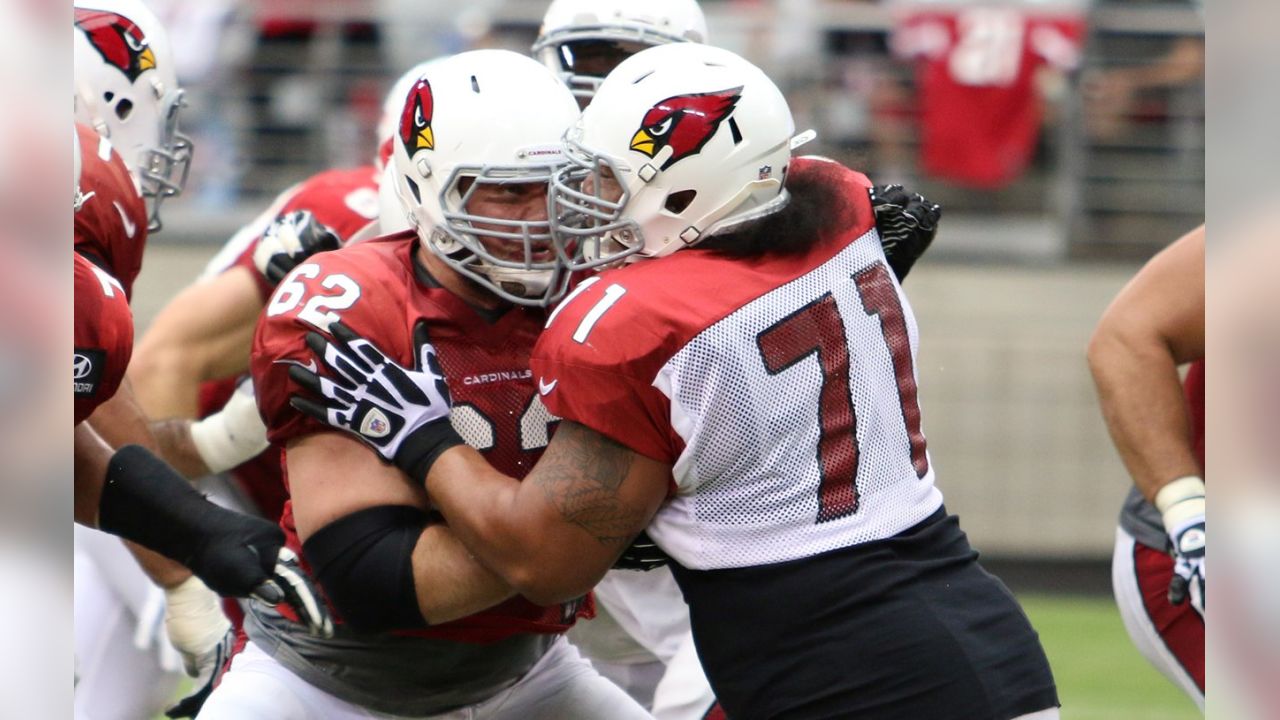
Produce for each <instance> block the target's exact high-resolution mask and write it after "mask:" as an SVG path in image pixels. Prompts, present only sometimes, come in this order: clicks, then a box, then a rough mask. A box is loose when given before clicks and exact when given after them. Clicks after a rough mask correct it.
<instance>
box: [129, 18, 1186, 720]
mask: <svg viewBox="0 0 1280 720" xmlns="http://www.w3.org/2000/svg"><path fill="white" fill-rule="evenodd" d="M638 1H640V0H638ZM149 4H150V5H151V6H152V7H153V8H154V9H155V10H156V11H157V13H158V14H159V15H160V16H161V17H162V19H164V21H165V22H166V25H167V27H168V28H169V32H170V36H171V38H172V41H173V45H174V48H175V54H176V55H177V59H178V61H179V63H180V70H179V71H180V75H181V78H182V81H183V84H184V86H185V87H186V88H187V91H188V97H189V99H190V108H188V109H187V111H185V113H184V115H183V118H182V124H183V128H184V130H185V131H187V132H188V133H190V134H191V135H192V136H193V137H194V139H195V144H196V154H195V161H194V164H193V169H192V172H191V179H190V182H189V183H188V185H187V191H186V193H185V195H184V196H183V197H182V198H181V199H179V200H178V201H175V202H171V203H169V204H166V206H165V219H166V223H165V229H164V231H163V232H162V233H160V234H158V235H157V236H155V237H154V238H153V240H152V241H151V243H152V244H151V247H150V249H149V251H148V254H147V261H146V265H145V268H144V272H143V274H142V278H141V280H140V281H139V284H138V289H137V291H136V293H135V295H136V297H135V302H134V307H135V312H136V313H137V316H138V322H139V327H140V328H142V327H145V326H146V324H147V323H148V322H149V321H150V319H151V317H152V316H153V315H154V314H155V312H156V311H157V310H158V309H159V308H160V307H161V306H162V305H163V303H164V302H166V301H167V300H168V298H170V297H172V296H173V294H174V293H176V292H177V290H178V289H180V288H181V287H182V286H184V285H186V284H188V283H189V282H191V281H192V280H193V279H194V278H195V277H196V275H197V274H198V273H199V272H200V270H201V269H202V267H203V265H204V263H205V262H207V261H208V260H209V258H210V257H212V255H213V254H214V252H215V251H216V249H217V248H218V247H219V246H220V245H221V243H223V242H224V241H225V240H226V239H227V238H229V237H230V236H231V235H232V233H234V231H235V230H236V229H238V228H239V227H240V225H241V224H243V223H245V222H247V221H248V220H249V219H250V218H251V217H253V216H254V215H256V214H257V213H259V212H261V211H262V209H263V208H265V207H266V205H267V204H268V203H269V201H270V200H271V198H272V197H273V196H274V195H275V194H276V193H278V192H279V191H281V190H283V189H284V188H285V187H287V186H289V185H291V184H293V183H295V182H297V181H299V180H302V179H304V178H305V177H307V176H309V175H311V174H313V173H314V172H317V171H319V170H322V169H326V168H332V167H345V166H354V165H362V164H367V163H368V162H370V161H371V159H372V157H373V155H374V147H375V141H374V127H375V125H376V124H377V121H378V117H379V113H380V111H381V105H382V99H383V95H384V93H385V92H386V90H387V89H388V87H389V85H390V83H391V82H392V81H393V80H394V78H395V77H396V76H398V75H399V74H400V73H401V72H403V71H404V70H406V69H408V68H409V67H411V66H412V65H414V64H416V63H418V62H420V61H422V60H425V59H429V58H431V57H434V56H437V55H440V54H445V53H449V52H456V51H459V50H463V49H468V48H471V47H477V46H496V47H507V48H510V49H513V50H518V51H527V49H528V47H529V45H530V44H531V43H532V40H533V38H534V36H535V35H536V33H537V28H538V24H539V20H540V18H541V15H542V13H543V11H544V10H545V8H546V5H547V2H546V0H429V1H423V0H366V1H363V2H362V1H359V0H310V1H303V0H259V1H257V2H253V1H250V0H242V1H240V2H236V1H233V0H150V1H149ZM702 4H703V6H704V8H705V10H706V13H707V15H708V21H709V25H710V32H711V41H712V42H713V43H714V44H717V45H720V46H723V47H727V48H729V49H732V50H735V51H737V52H740V53H742V54H744V55H746V56H747V57H748V58H750V59H752V60H753V61H754V62H756V63H757V64H759V65H761V67H763V68H764V69H765V70H766V71H767V72H769V73H770V74H771V75H772V76H773V77H774V78H775V79H776V80H777V81H779V84H780V85H782V87H783V89H784V90H785V91H786V92H787V93H788V97H789V98H790V100H791V103H792V107H793V110H794V111H795V113H796V115H797V123H798V125H799V127H801V128H805V127H813V128H815V129H817V130H818V141H817V142H816V143H814V144H812V145H810V146H809V148H807V150H809V151H811V152H816V153H819V154H824V155H829V156H831V157H834V158H837V159H839V160H841V161H843V162H845V163H846V164H849V165H851V166H853V167H855V168H858V169H861V170H863V171H865V172H866V173H867V174H868V175H869V176H870V177H871V178H872V179H873V180H874V181H876V182H887V181H896V182H902V183H904V184H906V185H908V187H910V188H914V189H919V190H920V191H922V192H924V193H925V194H926V195H927V196H928V197H929V198H930V199H932V200H935V201H937V202H940V203H942V205H943V206H944V208H945V210H946V217H945V220H944V222H943V225H942V231H941V233H940V235H939V237H938V240H937V241H936V243H935V245H934V247H933V249H932V250H931V251H930V253H929V255H927V256H926V257H925V259H924V260H923V261H922V262H921V263H920V265H918V266H917V267H918V269H917V270H915V271H914V272H913V275H912V277H911V278H910V279H909V280H908V282H907V283H906V289H907V292H908V295H909V296H910V297H911V299H912V302H913V305H914V307H915V310H916V314H917V317H918V319H919V322H920V327H921V337H922V344H921V353H920V364H919V372H920V375H921V384H922V390H921V394H922V405H923V407H924V408H925V418H926V420H925V432H926V434H927V435H928V438H929V441H930V442H929V445H930V451H931V454H932V457H933V459H934V462H935V463H936V467H937V468H938V481H939V484H940V487H941V488H942V490H943V492H944V494H945V495H946V497H947V504H948V506H949V508H950V509H951V510H953V511H955V512H958V513H959V514H960V515H961V517H962V518H963V519H964V523H965V526H966V528H967V530H968V532H969V534H970V536H971V537H972V538H973V541H974V543H975V545H976V546H977V547H978V548H979V549H980V550H981V551H982V552H983V554H984V557H985V558H986V561H987V562H988V565H989V567H991V568H992V569H993V570H995V571H996V572H997V574H1000V575H1002V576H1003V577H1004V578H1005V579H1006V581H1007V582H1009V583H1010V585H1011V586H1013V587H1014V589H1015V590H1016V591H1018V592H1019V594H1020V595H1022V596H1023V597H1024V598H1025V599H1026V600H1027V602H1028V610H1029V612H1030V613H1031V614H1032V616H1033V620H1034V621H1035V622H1036V623H1037V626H1038V628H1039V629H1040V630H1041V633H1042V635H1043V636H1044V638H1045V642H1046V646H1047V648H1048V650H1049V653H1050V656H1051V659H1052V660H1053V663H1054V666H1055V670H1056V672H1057V673H1058V676H1059V681H1060V684H1061V689H1062V696H1063V701H1064V705H1065V707H1064V712H1063V717H1064V718H1068V719H1069V720H1071V719H1075V720H1085V719H1088V718H1116V719H1121V718H1123V719H1125V720H1137V719H1140V718H1153V719H1155V718H1160V719H1165V718H1181V717H1196V716H1197V713H1196V712H1195V708H1194V706H1193V705H1192V704H1191V703H1190V701H1189V700H1187V699H1186V698H1185V697H1183V696H1181V695H1180V694H1179V693H1178V692H1177V691H1176V690H1175V689H1174V688H1173V687H1172V686H1171V685H1168V684H1167V683H1166V682H1165V681H1164V680H1163V679H1162V678H1160V677H1159V676H1157V675H1156V674H1155V672H1154V671H1153V670H1151V669H1150V668H1149V667H1148V666H1147V665H1146V664H1145V662H1143V661H1142V659H1141V658H1140V657H1139V656H1138V654H1137V652H1136V650H1134V649H1133V648H1132V646H1130V644H1129V642H1128V639H1127V637H1126V636H1125V634H1124V631H1123V628H1122V627H1121V625H1120V621H1119V617H1118V615H1117V614H1116V612H1115V610H1114V604H1113V603H1112V601H1111V599H1110V595H1109V592H1110V591H1109V568H1108V566H1109V561H1110V554H1111V548H1112V543H1113V540H1114V527H1115V518H1116V514H1117V512H1118V509H1119V505H1120V499H1121V498H1122V496H1123V494H1124V492H1125V490H1126V488H1127V486H1128V478H1127V475H1126V474H1125V472H1124V470H1123V468H1122V467H1121V466H1120V463H1119V460H1118V458H1117V457H1116V454H1115V451H1114V450H1113V448H1112V446H1111V443H1110V440H1109V439H1108V437H1107V434H1106V430H1105V427H1104V426H1103V424H1102V421H1101V416H1100V414H1099V411H1098V408H1097V406H1096V402H1095V399H1094V393H1093V387H1092V384H1091V382H1090V379H1089V376H1088V370H1087V368H1086V366H1085V363H1084V348H1085V344H1086V342H1087V340H1088V337H1089V334H1090V332H1091V330H1092V328H1093V325H1094V323H1095V322H1096V321H1097V319H1098V317H1099V315H1100V314H1101V312H1102V310H1103V308H1104V307H1105V306H1106V304H1107V303H1108V302H1109V301H1110V299H1111V298H1112V296H1114V294H1115V293H1116V291H1117V290H1118V289H1119V288H1120V286H1121V285H1122V284H1123V283H1124V282H1125V280H1127V278H1128V277H1129V276H1131V275H1132V274H1133V273H1134V272H1135V271H1136V270H1137V268H1138V267H1139V265H1140V264H1141V263H1142V261H1144V260H1145V259H1146V258H1148V257H1149V256H1150V255H1151V254H1153V253H1154V252H1155V251H1156V250H1158V249H1159V248H1160V247H1162V246H1163V245H1165V244H1167V243H1168V242H1170V241H1172V240H1173V239H1174V238H1176V237H1178V236H1179V235H1181V234H1182V233H1183V232H1185V231H1187V230H1189V229H1190V228H1192V227H1194V226H1196V225H1198V224H1199V223H1201V222H1202V221H1203V217H1204V166H1205V159H1204V112H1205V103H1204V84H1203V69H1204V53H1203V38H1204V30H1203V20H1202V16H1201V14H1200V13H1199V12H1198V11H1197V8H1196V7H1195V6H1194V5H1192V4H1191V3H1190V2H1177V1H1163V0H1162V1H1158V2H1156V1H1147V0H1112V1H1107V0H1098V1H1097V2H1091V3H1085V2H1031V1H1029V0H1028V1H1025V2H1019V3H1014V2H1003V3H991V2H985V3H981V4H979V3H977V2H965V1H962V0H952V1H949V2H931V3H915V2H871V1H864V2H857V1H853V0H844V1H838V0H703V3H702ZM975 7H984V8H996V11H995V13H994V14H992V13H988V14H987V15H986V16H985V18H986V19H985V20H984V22H986V23H987V24H986V25H983V24H982V23H977V24H974V25H972V26H971V27H972V28H976V29H975V30H974V31H973V32H974V33H975V34H974V38H973V41H974V43H975V44H974V46H973V47H974V48H975V49H976V50H977V51H979V52H981V53H984V54H983V55H982V56H981V58H980V60H981V61H982V62H994V63H996V64H997V65H999V63H1002V62H1016V63H1036V64H1037V67H1036V69H1035V71H1034V74H1033V82H1032V84H1031V89H1030V91H1029V94H1028V95H1027V97H1025V98H1022V102H1023V103H1025V104H1029V106H1030V107H1033V108H1034V107H1036V106H1039V107H1040V108H1042V109H1043V120H1042V122H1041V127H1040V130H1039V133H1038V138H1037V139H1036V140H1035V141H1034V143H1033V144H1032V145H1031V146H1030V147H1029V148H1028V157H1027V163H1026V167H1025V168H1024V169H1022V170H1020V171H1017V172H1016V173H1014V174H1013V175H1012V176H1011V177H1008V178H1005V179H1003V180H1001V181H998V182H990V181H987V182H981V183H975V182H974V181H973V179H972V178H969V179H966V178H964V177H945V176H943V175H944V174H945V173H940V172H937V171H936V170H932V169H931V168H930V167H926V165H928V164H929V163H926V162H922V156H927V155H928V151H927V147H928V145H929V143H930V142H931V141H936V137H935V138H933V139H931V138H930V133H931V132H936V127H935V126H934V125H931V123H934V122H936V118H934V119H930V118H929V117H925V115H926V114H929V113H941V114H942V116H943V117H944V118H946V117H948V116H950V119H951V120H952V121H954V120H955V114H956V113H963V108H962V107H948V106H947V105H946V101H947V100H948V99H949V98H954V97H955V95H954V94H952V95H945V94H943V93H941V92H940V91H939V90H938V88H937V87H935V86H934V85H932V84H931V83H930V82H928V81H925V82H922V81H921V79H922V78H923V74H922V72H921V69H922V67H923V66H922V65H921V63H922V62H923V61H922V60H921V59H919V58H916V57H912V56H910V55H909V54H908V53H907V51H908V50H909V49H910V45H911V43H909V42H905V41H904V38H906V39H909V37H908V36H907V35H906V34H905V33H904V32H903V29H904V27H907V25H906V23H909V22H911V18H912V17H913V16H916V15H917V14H918V13H920V12H942V13H944V14H956V13H961V14H964V13H967V12H969V11H971V10H973V9H974V8H975ZM1042 18H1055V19H1059V20H1060V19H1063V18H1065V19H1067V20H1068V21H1069V22H1070V23H1072V24H1073V26H1074V27H1075V28H1076V29H1077V31H1078V33H1079V34H1078V37H1076V36H1073V37H1072V38H1071V39H1072V42H1071V43H1070V46H1069V47H1063V48H1058V50H1059V51H1060V52H1056V53H1048V52H1046V53H1043V54H1042V55H1041V56H1039V58H1038V59H1036V56H1031V55H1028V56H1023V55H1022V54H1021V47H1022V46H1021V37H1022V36H1021V35H1020V34H1019V35H1017V37H1018V41H1017V44H1016V46H1015V49H1016V51H1017V52H1016V53H1015V55H1016V57H1015V58H1014V59H1013V60H1010V59H1009V57H1008V56H1007V52H1008V47H1007V45H1005V44H1003V43H1007V42H1008V41H1009V37H1010V32H1011V31H1010V28H1011V27H1012V28H1014V30H1015V31H1016V32H1017V33H1021V32H1022V31H1023V29H1024V28H1025V29H1028V30H1029V29H1031V28H1033V27H1034V23H1035V22H1037V21H1038V20H1039V19H1042ZM1010 23H1013V24H1012V25H1011V24H1010ZM1002 52H1005V53H1006V55H1003V56H1002V55H1001V53H1002ZM1017 67H1020V65H1019V66H1015V69H1017ZM997 72H999V71H997ZM940 102H941V103H943V104H942V105H939V103H940ZM531 110H536V109H531ZM512 121H513V122H516V121H518V119H517V118H513V119H512ZM953 124H954V122H953ZM961 125H963V121H961ZM974 142H978V141H977V140H975V141H974ZM1015 164H1016V163H1015Z"/></svg>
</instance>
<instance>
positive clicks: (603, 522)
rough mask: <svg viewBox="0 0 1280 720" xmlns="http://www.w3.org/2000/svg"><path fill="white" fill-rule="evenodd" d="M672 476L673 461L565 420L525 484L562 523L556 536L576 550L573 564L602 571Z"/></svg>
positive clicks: (552, 519) (551, 522)
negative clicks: (643, 451) (647, 454)
mask: <svg viewBox="0 0 1280 720" xmlns="http://www.w3.org/2000/svg"><path fill="white" fill-rule="evenodd" d="M670 478H671V466H670V465H667V464H665V463H662V462H659V461H657V460H653V459H651V458H648V457H645V456H644V455H641V454H640V453H637V452H635V451H634V450H632V449H630V448H628V447H626V446H624V445H622V444H620V443H618V442H616V441H614V440H612V439H610V438H609V437H607V436H605V435H602V434H601V433H599V432H596V431H595V430H592V429H590V428H588V427H586V426H584V425H580V424H578V423H575V422H570V421H564V422H562V423H561V424H560V428H559V430H557V431H556V434H555V436H554V437H553V438H552V439H551V444H550V445H548V446H547V450H546V452H545V453H544V454H543V456H542V459H541V460H539V461H538V464H537V466H536V467H534V469H533V471H532V472H531V473H530V474H529V477H528V478H526V479H525V481H524V484H525V486H527V487H528V489H529V490H530V491H532V492H533V493H534V495H535V498H534V499H535V500H536V501H537V502H539V503H540V505H541V508H542V512H543V513H544V514H545V515H546V516H547V525H548V526H552V527H556V528H557V533H556V535H557V536H558V537H557V540H556V542H558V543H561V544H562V545H563V546H564V547H563V549H566V550H572V553H571V555H570V557H571V558H572V561H571V563H570V564H572V565H574V566H578V567H580V568H581V569H582V571H583V572H584V573H585V574H587V575H596V574H599V575H602V574H603V573H604V572H605V571H606V570H607V569H608V568H609V567H610V566H612V565H613V563H614V561H615V560H617V558H618V555H619V554H620V553H621V552H622V551H623V549H624V548H626V546H627V545H628V544H629V543H630V542H631V540H632V539H633V538H634V537H635V536H636V535H637V534H638V533H639V532H640V531H641V530H643V529H644V528H645V527H647V526H648V524H649V521H650V520H651V519H652V518H653V516H654V514H655V513H656V512H657V511H658V506H659V505H661V504H662V501H663V500H664V498H665V497H666V493H667V488H668V486H669V484H670ZM595 579H598V577H597V578H595ZM590 582H594V580H591V581H590Z"/></svg>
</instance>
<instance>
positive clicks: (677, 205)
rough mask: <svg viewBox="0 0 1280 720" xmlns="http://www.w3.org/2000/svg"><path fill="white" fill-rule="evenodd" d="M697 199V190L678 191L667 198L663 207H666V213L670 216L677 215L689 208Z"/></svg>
mask: <svg viewBox="0 0 1280 720" xmlns="http://www.w3.org/2000/svg"><path fill="white" fill-rule="evenodd" d="M697 197H698V191H697V190H692V189H690V190H680V191H679V192H673V193H671V194H670V195H668V196H667V203H666V205H665V206H664V207H666V210H667V212H669V213H671V214H672V215H679V214H680V213H682V212H684V211H685V210H687V209H688V208H689V206H690V205H691V204H693V201H694V199H695V198H697Z"/></svg>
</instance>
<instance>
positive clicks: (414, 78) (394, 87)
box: [374, 57, 444, 170]
mask: <svg viewBox="0 0 1280 720" xmlns="http://www.w3.org/2000/svg"><path fill="white" fill-rule="evenodd" d="M443 59H444V58H443V57H439V58H435V59H434V60H427V61H426V62H420V63H418V64H417V65H414V66H413V67H412V68H410V69H409V71H408V72H406V73H405V74H403V75H401V76H400V77H398V78H396V81H395V82H394V83H392V84H391V89H390V90H388V91H387V97H386V99H384V100H383V101H382V117H380V118H378V129H377V134H378V158H377V160H376V162H375V163H374V164H375V165H376V166H377V168H378V170H382V168H383V167H385V166H386V165H387V164H388V162H389V161H390V160H391V150H392V145H391V141H392V139H394V138H395V136H396V130H397V129H398V127H399V125H400V114H401V113H402V112H403V111H404V99H405V96H406V95H408V94H409V89H410V88H412V87H413V86H414V84H415V83H417V82H418V78H420V77H422V73H424V72H426V71H427V68H429V67H431V66H432V65H433V64H434V63H437V62H440V61H441V60H443Z"/></svg>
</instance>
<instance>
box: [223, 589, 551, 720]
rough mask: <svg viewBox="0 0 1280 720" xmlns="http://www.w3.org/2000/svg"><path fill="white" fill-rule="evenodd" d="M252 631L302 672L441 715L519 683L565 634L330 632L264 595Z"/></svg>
mask: <svg viewBox="0 0 1280 720" xmlns="http://www.w3.org/2000/svg"><path fill="white" fill-rule="evenodd" d="M244 625H245V632H246V633H247V634H248V636H249V639H250V640H252V641H253V643H254V644H255V645H257V646H258V647H260V648H261V649H262V651H263V652H265V653H267V654H268V655H270V656H271V657H272V658H274V659H275V660H276V662H278V663H280V664H281V665H283V666H284V667H285V668H288V669H289V670H290V671H291V672H293V673H294V674H295V675H297V676H298V677H300V678H302V679H303V680H305V681H306V682H308V683H310V684H311V685H314V686H315V687H317V688H319V689H321V690H323V691H324V692H327V693H329V694H330V695H333V696H334V697H337V698H339V699H341V700H345V701H347V702H350V703H353V704H355V705H359V706H360V707H363V708H367V709H369V710H374V711H377V712H380V713H387V714H391V715H408V716H425V715H438V714H441V713H446V712H449V711H452V710H456V709H458V708H462V707H467V706H469V705H474V704H476V703H479V702H483V701H484V700H487V699H489V698H491V697H493V696H494V695H496V694H497V693H499V692H500V691H502V690H504V689H506V688H508V687H511V686H512V685H514V684H515V683H516V682H517V681H518V680H519V679H520V678H521V677H523V676H524V674H525V673H527V672H528V671H529V670H530V669H531V668H532V667H533V666H534V664H535V663H537V662H538V660H539V659H540V658H541V657H542V656H543V655H544V654H545V653H546V652H547V650H548V649H550V647H551V644H552V643H553V642H554V641H555V640H556V638H557V637H558V636H557V635H541V634H531V633H526V634H519V635H514V636H512V637H509V638H507V639H505V640H500V641H498V642H494V643H487V644H479V643H464V642H455V641H451V640H440V639H435V638H421V637H401V636H398V635H391V634H381V633H379V634H371V633H357V632H354V631H352V630H350V629H348V628H346V627H345V626H342V625H339V626H338V627H337V628H336V629H335V633H334V636H333V638H331V639H329V640H322V639H319V638H316V637H312V636H311V635H310V634H308V633H307V630H306V627H305V626H303V625H301V624H299V623H295V622H291V621H289V620H288V619H286V618H284V617H282V616H281V615H280V614H279V613H277V612H276V611H275V610H274V609H272V608H271V607H269V606H267V605H264V604H262V603H260V602H257V601H254V602H251V603H249V612H248V613H246V616H245V623H244Z"/></svg>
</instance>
